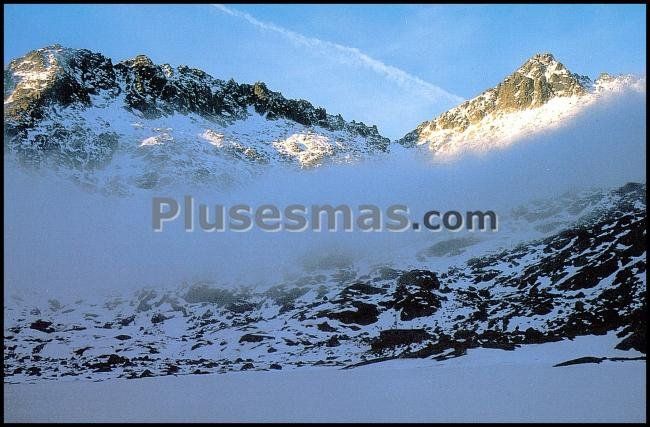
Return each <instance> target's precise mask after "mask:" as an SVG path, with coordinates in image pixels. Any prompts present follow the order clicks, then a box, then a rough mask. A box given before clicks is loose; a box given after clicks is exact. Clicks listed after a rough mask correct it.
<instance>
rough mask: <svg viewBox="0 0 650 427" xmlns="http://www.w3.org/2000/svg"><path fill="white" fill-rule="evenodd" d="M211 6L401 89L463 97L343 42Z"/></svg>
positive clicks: (440, 98) (452, 99) (446, 98)
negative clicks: (316, 50) (304, 33)
mask: <svg viewBox="0 0 650 427" xmlns="http://www.w3.org/2000/svg"><path fill="white" fill-rule="evenodd" d="M213 6H214V7H216V8H217V9H219V10H220V11H222V12H223V13H226V14H228V15H230V16H234V17H237V18H240V19H243V20H245V21H247V22H248V23H250V24H251V25H254V26H255V27H257V28H259V29H262V30H266V31H272V32H274V33H277V34H280V35H282V36H283V37H285V38H287V39H288V40H290V41H291V42H293V43H295V44H298V45H302V46H305V47H308V48H310V49H320V50H322V51H323V52H324V53H327V54H329V55H331V54H332V53H334V54H335V55H336V59H337V60H339V61H341V62H345V63H349V64H355V65H357V66H359V67H363V68H367V69H369V70H371V71H373V72H374V73H376V74H379V75H381V76H383V77H384V78H386V79H387V80H389V81H391V82H393V83H395V84H397V85H398V86H399V87H401V88H402V89H405V90H408V91H412V92H417V93H418V94H419V95H421V96H423V97H425V98H427V99H429V100H431V101H436V102H442V103H449V104H457V103H460V102H462V101H463V98H461V97H459V96H457V95H454V94H452V93H449V92H447V91H445V90H444V89H442V88H440V87H438V86H436V85H434V84H432V83H429V82H427V81H425V80H422V79H421V78H419V77H417V76H414V75H412V74H410V73H408V72H406V71H404V70H401V69H399V68H397V67H394V66H392V65H388V64H385V63H383V62H381V61H380V60H378V59H375V58H372V57H371V56H369V55H367V54H366V53H363V52H362V51H360V50H359V49H357V48H354V47H349V46H343V45H341V44H338V43H333V42H330V41H326V40H321V39H318V38H315V37H308V36H305V35H303V34H300V33H297V32H295V31H292V30H289V29H287V28H284V27H281V26H278V25H276V24H273V23H270V22H263V21H260V20H259V19H257V18H255V17H254V16H252V15H250V14H248V13H246V12H242V11H239V10H236V9H233V8H230V7H226V6H224V5H222V4H214V5H213Z"/></svg>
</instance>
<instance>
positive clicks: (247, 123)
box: [4, 45, 390, 193]
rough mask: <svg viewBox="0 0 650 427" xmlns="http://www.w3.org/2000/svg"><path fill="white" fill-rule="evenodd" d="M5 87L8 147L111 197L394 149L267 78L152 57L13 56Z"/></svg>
mask: <svg viewBox="0 0 650 427" xmlns="http://www.w3.org/2000/svg"><path fill="white" fill-rule="evenodd" d="M4 82H5V89H4V105H5V112H4V118H5V150H9V151H10V152H12V153H15V154H16V155H17V157H18V159H19V160H20V161H21V162H25V163H29V164H35V163H36V164H42V163H45V164H48V165H50V166H51V167H53V168H55V169H57V170H59V172H60V173H61V174H63V175H67V176H70V177H72V178H73V179H75V180H77V181H79V182H81V183H83V184H87V185H90V186H93V187H98V188H101V189H105V190H109V191H111V192H115V193H128V192H129V191H130V189H131V188H133V187H137V188H154V187H160V186H164V185H168V184H171V183H174V182H186V183H187V182H198V183H202V182H207V183H214V182H216V183H218V184H221V185H227V184H228V183H230V182H232V181H233V180H235V181H236V180H237V179H240V178H241V177H242V176H246V175H247V174H248V175H251V174H255V173H256V172H258V171H259V169H260V166H261V165H265V164H271V163H288V164H291V165H295V166H298V167H313V166H317V165H320V164H322V163H325V162H348V161H353V160H355V159H357V158H359V157H360V156H361V155H364V154H369V153H375V152H383V151H385V150H387V148H388V145H389V143H390V141H389V140H388V139H387V138H384V137H382V136H381V135H379V133H378V131H377V128H376V127H375V126H366V125H364V124H363V123H359V122H355V121H351V122H346V121H345V120H343V118H342V117H341V116H340V115H337V116H334V115H330V114H327V112H326V111H325V110H324V109H322V108H317V107H314V106H312V105H311V104H310V103H309V102H307V101H304V100H291V99H286V98H284V97H283V96H282V95H281V94H280V93H278V92H273V91H271V90H269V89H268V88H267V87H266V85H265V84H264V83H260V82H258V83H255V84H253V85H249V84H238V83H236V82H235V81H233V80H229V81H223V80H219V79H216V78H213V77H212V76H210V75H208V74H206V73H205V72H203V71H201V70H197V69H194V68H189V67H187V66H179V67H177V68H173V67H171V66H170V65H168V64H163V65H156V64H154V63H153V62H152V61H151V60H150V59H149V58H147V57H146V56H144V55H139V56H137V57H135V58H133V59H130V60H126V61H122V62H120V63H117V64H113V62H112V61H111V59H110V58H107V57H105V56H103V55H101V54H99V53H94V52H91V51H89V50H85V49H69V48H64V47H61V46H58V45H55V46H50V47H45V48H42V49H38V50H35V51H33V52H30V53H28V54H27V55H25V56H24V57H22V58H18V59H15V60H13V61H11V63H10V64H9V65H8V66H7V67H6V68H5V73H4Z"/></svg>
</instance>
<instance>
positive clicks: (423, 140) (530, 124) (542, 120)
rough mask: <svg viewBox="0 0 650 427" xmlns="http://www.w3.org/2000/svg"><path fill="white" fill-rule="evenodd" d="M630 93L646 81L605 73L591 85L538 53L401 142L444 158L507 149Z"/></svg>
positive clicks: (584, 78)
mask: <svg viewBox="0 0 650 427" xmlns="http://www.w3.org/2000/svg"><path fill="white" fill-rule="evenodd" d="M626 90H634V91H639V92H645V78H637V77H633V76H629V75H628V76H610V75H608V74H606V73H603V74H601V76H600V77H599V78H598V79H596V80H595V81H594V82H592V81H591V80H590V79H589V77H587V76H581V75H578V74H575V73H571V72H570V71H569V70H568V69H567V68H566V67H565V66H564V65H563V64H562V63H560V62H558V61H557V60H556V59H555V58H554V57H553V55H551V54H550V53H542V54H537V55H534V56H533V57H532V58H530V59H529V60H528V61H526V62H525V63H524V64H523V65H522V66H521V67H519V68H518V69H517V70H516V71H515V72H514V73H512V74H511V75H509V76H508V77H506V78H505V79H504V80H503V81H502V82H501V83H499V84H498V85H496V86H495V87H493V88H490V89H488V90H486V91H485V92H483V93H482V94H480V95H478V96H477V97H475V98H473V99H471V100H468V101H465V102H463V103H462V104H461V105H459V106H457V107H455V108H452V109H451V110H449V111H447V112H445V113H443V114H441V115H439V116H438V117H437V118H435V119H433V120H431V121H426V122H424V123H421V124H420V125H419V126H418V127H417V128H416V129H415V130H413V131H411V132H409V133H408V134H406V135H405V136H404V137H403V138H402V139H400V140H398V143H400V144H402V145H404V146H407V147H413V146H423V147H427V148H428V149H429V150H431V151H432V152H433V153H434V154H436V155H443V156H444V155H457V154H461V153H463V152H468V151H486V150H491V149H494V148H496V147H504V146H507V145H510V144H511V143H513V142H514V141H517V140H518V139H521V138H522V137H524V136H526V135H530V134H533V133H536V132H544V131H548V130H550V129H553V128H555V127H558V126H562V125H563V124H565V123H566V122H567V121H568V120H570V119H571V118H572V117H575V116H576V115H578V114H580V113H581V111H583V110H584V109H585V108H586V107H588V106H589V105H591V104H593V103H594V102H598V101H599V100H602V99H603V98H606V97H607V96H611V95H615V94H617V93H620V92H623V91H626Z"/></svg>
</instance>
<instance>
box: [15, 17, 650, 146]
mask: <svg viewBox="0 0 650 427" xmlns="http://www.w3.org/2000/svg"><path fill="white" fill-rule="evenodd" d="M645 7H646V6H645V5H565V6H561V5H535V6H530V5H528V6H522V5H499V6H494V5H469V6H461V5H458V6H449V5H373V6H363V5H348V6H342V5H314V6H307V5H227V6H225V7H215V6H211V5H187V6H179V5H165V6H155V5H47V6H45V5H5V8H4V12H5V22H4V24H5V25H4V40H5V42H4V50H5V57H4V61H5V64H6V63H8V61H9V60H11V59H12V58H15V57H18V56H21V55H23V54H25V53H26V52H28V51H30V50H32V49H36V48H39V47H42V46H46V45H50V44H54V43H59V44H62V45H64V46H67V47H75V48H88V49H91V50H94V51H100V52H102V53H104V54H105V55H107V56H110V57H111V58H113V60H114V61H119V60H122V59H126V58H130V57H133V56H135V55H137V54H141V53H144V54H146V55H148V56H149V57H151V58H152V59H153V60H154V61H155V62H159V63H170V64H172V65H181V64H187V65H190V66H193V67H197V68H201V69H203V70H205V71H207V72H208V73H210V74H212V75H213V76H215V77H219V78H224V79H227V78H231V77H232V78H234V79H235V80H237V81H240V82H254V81H265V82H266V83H267V84H268V85H269V87H270V88H272V89H274V90H278V91H281V92H282V93H283V94H285V96H289V97H295V98H304V99H308V100H309V101H311V102H312V103H314V104H317V105H321V106H324V107H326V108H327V109H328V111H330V112H332V113H341V114H343V116H344V117H345V118H346V119H356V120H361V121H364V122H366V123H371V124H377V125H378V127H379V128H380V131H382V133H384V134H385V135H386V136H389V137H393V138H395V137H400V136H402V135H403V134H404V133H406V132H408V131H410V130H412V129H413V128H414V127H415V126H416V125H417V124H418V123H420V122H421V121H423V120H427V119H431V118H433V117H434V116H435V115H437V114H438V113H440V112H442V111H444V110H446V109H447V108H449V107H451V106H453V105H455V104H457V103H458V102H459V100H460V99H462V98H471V97H473V96H475V95H477V94H478V93H480V92H481V91H483V90H484V89H486V88H488V87H490V86H493V85H495V84H496V83H498V82H499V81H501V80H502V79H503V77H505V76H506V75H508V74H509V73H511V72H512V71H513V70H514V69H516V68H517V67H518V66H519V65H521V63H523V62H524V61H525V60H526V59H527V58H528V57H530V56H532V55H533V54H535V53H537V52H552V53H553V54H554V55H555V56H556V58H557V59H558V60H560V61H561V62H563V63H564V64H565V65H566V66H567V67H568V68H569V69H570V70H572V71H573V72H577V73H580V74H586V75H589V76H590V77H592V78H593V77H596V76H597V75H598V74H599V73H600V72H602V71H607V72H610V73H635V74H643V75H645V73H646V70H645V62H646V56H645V50H646V42H645V39H646V37H645V33H646V19H645Z"/></svg>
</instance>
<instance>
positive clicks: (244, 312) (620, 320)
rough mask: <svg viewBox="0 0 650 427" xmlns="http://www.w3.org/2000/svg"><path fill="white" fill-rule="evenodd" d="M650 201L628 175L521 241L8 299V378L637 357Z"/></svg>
mask: <svg viewBox="0 0 650 427" xmlns="http://www.w3.org/2000/svg"><path fill="white" fill-rule="evenodd" d="M645 198H646V189H645V185H641V184H633V183H630V184H628V185H626V186H624V187H622V188H619V189H617V190H614V191H611V192H608V191H604V192H599V191H595V192H587V193H584V194H582V195H581V196H579V197H571V198H567V199H565V200H564V201H562V200H555V201H549V202H548V203H537V204H535V205H532V206H528V207H522V208H520V209H517V210H515V211H513V212H512V214H511V216H510V218H509V219H506V220H507V221H512V222H514V223H517V222H520V223H527V224H528V227H527V228H528V229H537V233H538V234H537V236H538V237H537V238H535V239H530V240H528V241H527V242H523V243H521V244H519V245H517V246H515V247H508V246H507V245H506V246H505V247H504V245H503V243H504V242H503V239H506V240H507V241H509V242H512V241H515V239H514V236H512V235H511V236H505V237H503V236H499V237H500V238H494V239H491V240H477V239H474V238H471V237H463V238H453V239H449V240H446V241H443V242H438V243H436V244H434V245H433V246H429V247H418V248H413V251H412V252H411V253H410V254H409V253H401V254H400V256H399V257H395V258H394V260H395V264H382V265H371V264H364V263H363V262H360V263H357V264H356V265H351V266H349V267H341V268H333V269H332V268H324V267H321V268H318V267H316V268H310V269H307V270H308V271H306V272H305V274H304V275H303V276H301V277H298V278H296V279H294V280H288V281H285V282H280V283H277V284H275V285H274V286H271V287H267V288H248V287H245V286H234V285H233V284H225V283H224V284H219V283H193V284H187V285H184V286H182V287H180V288H176V289H166V290H165V289H142V290H139V291H137V292H135V293H133V294H128V293H126V294H121V295H116V296H114V297H111V298H106V297H102V296H101V295H97V296H96V297H94V298H90V299H85V300H83V299H79V300H75V299H71V300H70V301H60V300H57V299H54V298H51V299H49V300H47V298H46V297H44V295H43V294H42V293H41V294H33V295H30V294H20V293H17V294H16V295H15V296H14V297H10V298H8V299H7V301H5V307H4V315H5V331H4V333H5V347H4V375H5V381H6V382H18V383H22V382H33V381H41V380H48V379H57V380H65V379H74V378H85V379H92V380H103V379H110V378H142V377H148V376H159V375H182V374H203V373H213V372H214V373H216V372H228V371H233V370H237V371H239V370H268V369H295V368H300V367H303V366H338V367H345V366H352V365H359V364H361V365H363V364H366V363H370V362H376V361H385V360H388V359H395V358H399V359H410V358H428V359H434V360H437V361H443V360H447V359H450V358H456V357H460V356H464V355H466V354H467V352H468V351H469V350H471V349H474V348H496V349H502V350H515V349H517V348H518V347H520V346H522V345H527V344H537V343H548V342H556V341H562V340H566V339H573V338H575V337H577V336H583V335H603V334H606V333H608V332H611V333H615V334H616V339H615V341H616V343H615V345H616V349H614V348H613V347H612V348H610V349H609V351H608V352H607V353H606V354H588V355H584V356H591V357H598V358H602V357H608V358H609V357H621V356H623V357H638V356H639V355H640V354H641V353H642V354H645V352H646V341H645V336H646V328H647V324H646V321H645V318H646V314H647V306H646V297H645V295H646V280H645V269H646V262H645V260H646V248H645V237H646V215H645V210H646V204H645ZM549 224H551V225H553V226H552V227H549ZM508 229H511V230H517V227H508ZM513 232H516V231H513ZM631 350H634V351H631ZM628 351H629V356H625V355H626V352H628Z"/></svg>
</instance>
